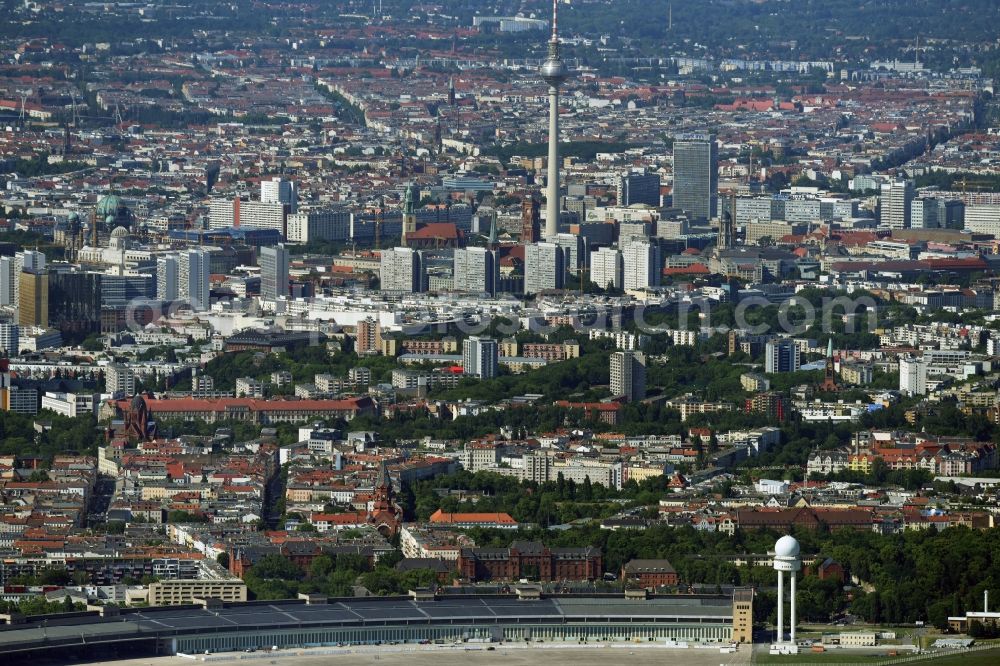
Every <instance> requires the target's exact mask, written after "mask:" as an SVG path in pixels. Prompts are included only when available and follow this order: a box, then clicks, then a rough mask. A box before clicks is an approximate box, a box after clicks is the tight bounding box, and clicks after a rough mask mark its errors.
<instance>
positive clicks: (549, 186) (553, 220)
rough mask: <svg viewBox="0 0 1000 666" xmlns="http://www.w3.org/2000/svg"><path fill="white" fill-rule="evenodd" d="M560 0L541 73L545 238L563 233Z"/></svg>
mask: <svg viewBox="0 0 1000 666" xmlns="http://www.w3.org/2000/svg"><path fill="white" fill-rule="evenodd" d="M558 7H559V0H552V39H550V40H549V56H548V58H546V59H545V62H544V63H542V68H541V75H542V78H543V79H545V82H546V83H548V84H549V175H548V179H547V182H546V190H545V238H552V237H553V236H555V235H556V234H558V233H559V86H561V85H562V83H563V81H565V80H566V77H567V76H568V72H567V70H566V65H565V64H563V61H562V58H560V57H559V24H558V20H557V19H558V13H557V12H558Z"/></svg>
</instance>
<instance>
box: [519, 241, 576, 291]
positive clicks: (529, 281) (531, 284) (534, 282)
mask: <svg viewBox="0 0 1000 666" xmlns="http://www.w3.org/2000/svg"><path fill="white" fill-rule="evenodd" d="M565 284H566V263H565V251H564V250H563V248H561V247H559V246H558V245H556V244H555V243H532V244H531V245H525V246H524V293H525V294H528V295H530V294H537V293H538V292H540V291H546V290H549V289H562V288H563V286H565Z"/></svg>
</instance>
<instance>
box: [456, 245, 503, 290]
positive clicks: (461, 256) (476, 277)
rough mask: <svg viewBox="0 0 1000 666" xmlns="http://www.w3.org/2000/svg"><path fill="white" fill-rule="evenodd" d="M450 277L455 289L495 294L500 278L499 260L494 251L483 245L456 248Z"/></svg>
mask: <svg viewBox="0 0 1000 666" xmlns="http://www.w3.org/2000/svg"><path fill="white" fill-rule="evenodd" d="M452 279H453V280H454V282H453V284H454V289H455V291H464V292H468V293H470V294H495V293H496V292H497V282H499V280H500V262H499V261H497V256H496V253H495V252H493V251H491V250H487V249H486V248H485V247H467V248H459V249H456V250H455V265H454V270H453V272H452Z"/></svg>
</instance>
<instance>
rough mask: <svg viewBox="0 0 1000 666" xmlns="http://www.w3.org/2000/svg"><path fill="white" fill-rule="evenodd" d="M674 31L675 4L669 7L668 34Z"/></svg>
mask: <svg viewBox="0 0 1000 666" xmlns="http://www.w3.org/2000/svg"><path fill="white" fill-rule="evenodd" d="M673 29H674V3H672V2H671V3H670V4H668V5H667V32H671V31H673Z"/></svg>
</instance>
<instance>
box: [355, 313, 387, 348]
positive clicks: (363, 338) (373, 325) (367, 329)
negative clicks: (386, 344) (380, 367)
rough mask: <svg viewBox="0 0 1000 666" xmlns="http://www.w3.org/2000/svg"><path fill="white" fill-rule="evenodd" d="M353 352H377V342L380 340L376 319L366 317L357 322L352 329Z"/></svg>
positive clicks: (379, 330)
mask: <svg viewBox="0 0 1000 666" xmlns="http://www.w3.org/2000/svg"><path fill="white" fill-rule="evenodd" d="M354 332H355V335H354V353H356V354H357V355H358V356H368V355H370V354H379V353H381V350H380V349H379V342H381V340H382V335H381V329H380V327H379V323H378V319H376V318H374V317H366V318H364V319H362V320H361V321H359V322H358V325H357V326H356V327H355V329H354Z"/></svg>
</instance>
